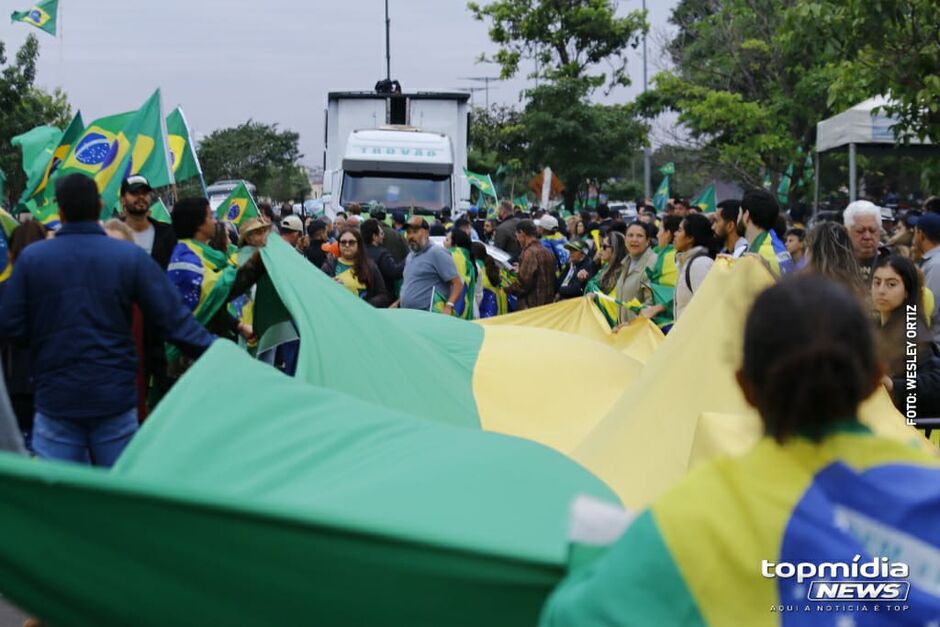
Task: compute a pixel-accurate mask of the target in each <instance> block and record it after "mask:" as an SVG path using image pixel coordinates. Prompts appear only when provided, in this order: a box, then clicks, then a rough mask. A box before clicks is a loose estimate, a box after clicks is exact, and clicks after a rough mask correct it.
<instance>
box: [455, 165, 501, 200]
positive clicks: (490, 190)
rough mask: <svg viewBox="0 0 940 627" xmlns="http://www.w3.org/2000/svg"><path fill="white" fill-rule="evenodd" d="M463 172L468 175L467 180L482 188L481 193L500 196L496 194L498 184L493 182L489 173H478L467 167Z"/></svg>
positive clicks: (494, 196)
mask: <svg viewBox="0 0 940 627" xmlns="http://www.w3.org/2000/svg"><path fill="white" fill-rule="evenodd" d="M463 172H464V174H465V175H466V176H467V181H469V183H470V185H472V186H474V187H476V188H477V189H478V190H480V193H481V194H485V195H487V196H492V197H493V198H497V197H498V196H497V195H496V186H495V185H494V184H493V179H492V178H490V175H489V174H477V173H476V172H471V171H470V170H468V169H467V168H464V169H463Z"/></svg>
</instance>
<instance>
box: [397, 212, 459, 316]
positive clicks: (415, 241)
mask: <svg viewBox="0 0 940 627" xmlns="http://www.w3.org/2000/svg"><path fill="white" fill-rule="evenodd" d="M405 232H406V236H407V239H408V247H409V248H410V249H411V252H410V253H408V257H407V258H406V259H405V271H404V280H403V281H402V284H401V297H400V298H399V300H398V306H399V307H401V308H402V309H423V310H424V311H430V310H431V308H432V305H433V303H434V294H435V292H436V293H437V294H439V295H440V296H446V297H447V304H446V305H445V306H444V309H443V312H442V313H444V314H446V315H448V316H450V315H453V313H454V307H455V306H456V303H457V299H458V298H460V294H461V293H462V292H463V281H461V280H460V274H458V273H457V266H456V265H454V259H453V257H451V255H450V253H449V252H447V251H446V250H445V249H444V247H443V246H437V245H435V244H432V243H431V239H430V228H429V227H428V223H427V221H426V220H425V219H424V218H422V217H421V216H412V217H411V218H410V219H409V220H408V224H407V227H406V231H405ZM393 306H395V305H394V304H393Z"/></svg>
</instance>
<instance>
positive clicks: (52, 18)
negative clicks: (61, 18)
mask: <svg viewBox="0 0 940 627" xmlns="http://www.w3.org/2000/svg"><path fill="white" fill-rule="evenodd" d="M58 13H59V0H42V1H41V2H37V3H36V4H34V5H33V6H32V8H30V9H28V10H26V11H14V12H13V13H12V14H11V15H10V21H11V22H23V23H24V24H30V25H32V26H35V27H36V28H39V29H41V30H44V31H46V32H47V33H49V34H50V35H55V25H56V16H57V15H58Z"/></svg>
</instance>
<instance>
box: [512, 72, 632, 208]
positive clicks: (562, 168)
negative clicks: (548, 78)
mask: <svg viewBox="0 0 940 627" xmlns="http://www.w3.org/2000/svg"><path fill="white" fill-rule="evenodd" d="M589 89H590V87H589V85H588V84H587V83H586V81H584V80H573V79H561V80H559V81H557V82H555V83H551V84H547V85H542V86H540V87H538V88H536V89H534V90H532V91H531V92H530V94H529V95H530V99H529V103H528V105H527V106H526V109H525V113H524V115H523V124H524V126H525V131H526V135H527V137H528V138H529V147H528V151H527V156H528V159H529V166H530V167H531V168H532V169H533V170H538V169H541V168H542V167H544V166H545V165H550V166H551V167H552V170H553V171H554V172H556V173H557V174H558V176H559V178H561V179H562V181H563V182H564V184H565V206H566V207H573V206H574V201H575V198H577V197H578V196H579V194H580V192H581V191H582V190H584V189H585V187H586V185H587V183H588V182H589V181H606V180H608V179H611V178H614V177H616V176H619V175H622V174H623V173H624V172H625V171H626V169H627V165H628V164H629V162H630V158H631V157H632V153H633V151H634V150H635V149H636V148H637V147H638V146H640V145H642V142H643V141H644V140H645V137H646V127H645V126H644V125H643V124H641V123H640V122H639V121H637V118H636V115H635V112H634V111H633V110H632V108H631V107H629V106H627V105H613V106H609V105H601V104H596V103H592V102H591V101H590V100H589V99H588V91H589Z"/></svg>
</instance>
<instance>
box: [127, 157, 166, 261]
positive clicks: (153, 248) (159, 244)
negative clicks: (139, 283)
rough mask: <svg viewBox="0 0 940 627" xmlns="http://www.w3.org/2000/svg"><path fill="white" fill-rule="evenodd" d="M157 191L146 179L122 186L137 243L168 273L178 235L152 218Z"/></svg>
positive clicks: (133, 178)
mask: <svg viewBox="0 0 940 627" xmlns="http://www.w3.org/2000/svg"><path fill="white" fill-rule="evenodd" d="M152 204H153V189H152V188H151V187H150V183H149V182H148V181H147V179H146V178H144V177H143V176H140V175H139V174H138V175H135V176H129V177H127V178H126V179H124V180H123V181H122V182H121V208H122V209H123V210H124V222H125V223H127V226H129V227H131V231H132V232H133V234H134V242H135V243H136V244H137V245H138V246H140V247H141V248H143V249H144V250H145V251H147V254H148V255H150V256H151V257H153V260H154V261H156V262H157V263H158V264H160V267H161V268H163V269H164V270H166V267H167V265H168V264H169V263H170V255H172V254H173V249H174V248H175V247H176V234H175V233H174V232H173V227H172V226H170V225H169V224H163V223H162V222H157V221H156V220H154V219H153V217H152V216H151V215H150V206H151V205H152Z"/></svg>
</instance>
